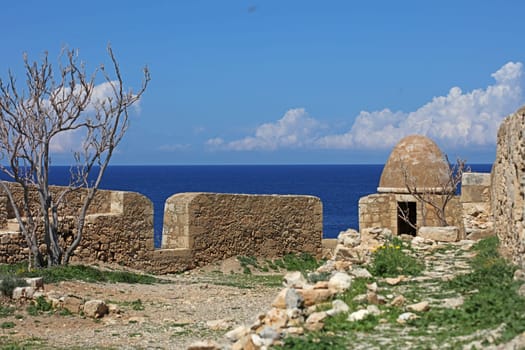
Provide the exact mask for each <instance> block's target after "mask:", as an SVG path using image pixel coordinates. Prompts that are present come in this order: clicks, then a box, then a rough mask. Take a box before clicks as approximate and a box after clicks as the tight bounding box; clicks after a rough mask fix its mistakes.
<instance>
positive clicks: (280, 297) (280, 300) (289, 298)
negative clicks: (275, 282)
mask: <svg viewBox="0 0 525 350" xmlns="http://www.w3.org/2000/svg"><path fill="white" fill-rule="evenodd" d="M303 304H304V299H303V297H302V296H301V295H300V294H298V293H297V291H296V290H295V289H294V288H284V289H282V290H281V291H280V292H279V294H277V296H276V297H275V299H274V301H273V302H272V306H273V307H276V308H279V309H295V308H301V307H302V306H303Z"/></svg>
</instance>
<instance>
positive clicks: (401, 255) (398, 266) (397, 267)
mask: <svg viewBox="0 0 525 350" xmlns="http://www.w3.org/2000/svg"><path fill="white" fill-rule="evenodd" d="M406 250H410V246H409V245H408V244H407V243H405V242H403V241H402V240H400V239H399V238H397V237H394V238H393V239H392V240H391V241H389V242H387V243H385V244H384V245H382V246H380V247H378V248H377V249H376V250H375V251H374V252H373V253H372V263H371V264H370V267H369V271H370V273H371V274H372V275H374V276H378V277H396V276H399V275H414V276H415V275H419V274H420V273H421V271H423V269H424V265H423V264H422V263H421V262H419V261H418V260H417V259H416V258H414V257H412V256H410V255H409V254H407V253H406Z"/></svg>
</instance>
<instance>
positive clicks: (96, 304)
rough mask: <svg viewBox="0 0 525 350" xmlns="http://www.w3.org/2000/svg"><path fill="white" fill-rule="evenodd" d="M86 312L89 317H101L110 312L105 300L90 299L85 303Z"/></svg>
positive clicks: (84, 309)
mask: <svg viewBox="0 0 525 350" xmlns="http://www.w3.org/2000/svg"><path fill="white" fill-rule="evenodd" d="M83 311H84V314H85V315H86V316H87V317H92V318H101V317H104V315H106V314H107V313H108V311H109V310H108V307H107V305H106V303H105V302H104V301H103V300H90V301H87V302H86V303H84V308H83Z"/></svg>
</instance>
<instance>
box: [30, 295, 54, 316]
mask: <svg viewBox="0 0 525 350" xmlns="http://www.w3.org/2000/svg"><path fill="white" fill-rule="evenodd" d="M52 310H53V305H51V303H50V302H48V301H47V300H46V299H45V298H44V297H43V296H39V297H38V298H36V300H34V302H33V303H32V304H31V305H29V306H28V307H27V313H28V314H29V315H31V316H38V315H40V314H41V313H44V312H51V311H52Z"/></svg>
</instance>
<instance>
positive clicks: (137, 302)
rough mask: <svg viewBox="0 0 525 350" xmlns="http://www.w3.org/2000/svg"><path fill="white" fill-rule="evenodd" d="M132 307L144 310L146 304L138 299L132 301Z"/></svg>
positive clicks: (136, 309)
mask: <svg viewBox="0 0 525 350" xmlns="http://www.w3.org/2000/svg"><path fill="white" fill-rule="evenodd" d="M131 308H132V309H133V310H135V311H142V310H144V305H142V300H140V299H137V300H134V301H132V302H131Z"/></svg>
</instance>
